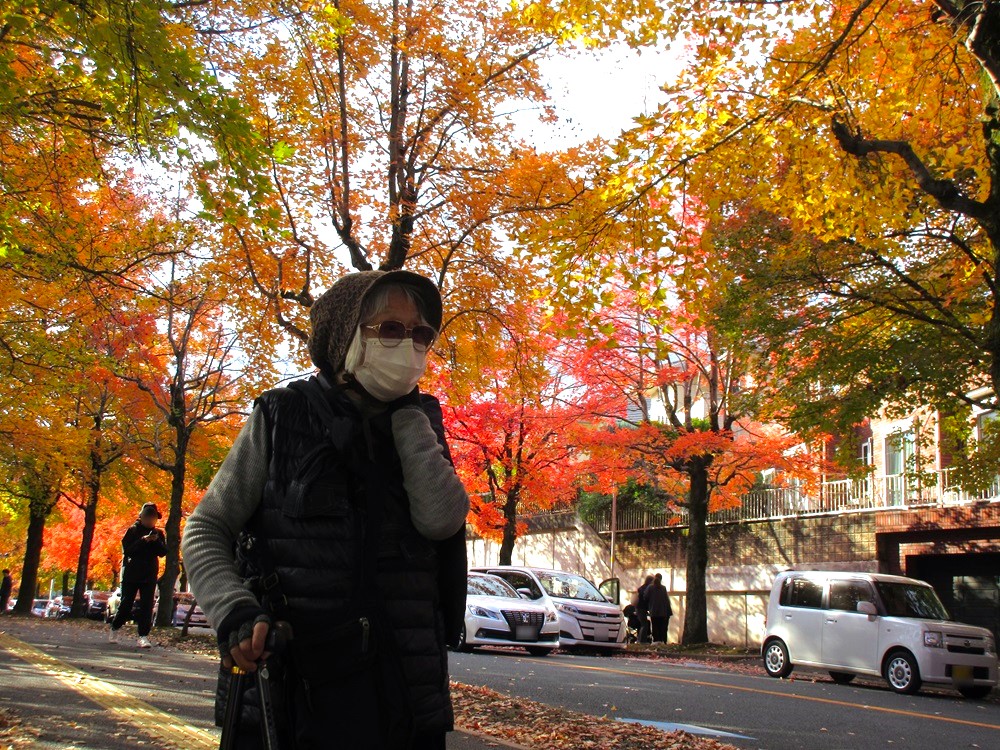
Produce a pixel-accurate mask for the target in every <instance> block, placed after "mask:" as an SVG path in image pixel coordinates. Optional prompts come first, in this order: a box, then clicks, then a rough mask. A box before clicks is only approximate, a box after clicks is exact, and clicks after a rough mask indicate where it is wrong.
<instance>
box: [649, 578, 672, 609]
mask: <svg viewBox="0 0 1000 750" xmlns="http://www.w3.org/2000/svg"><path fill="white" fill-rule="evenodd" d="M646 598H647V599H648V601H649V616H650V617H670V616H672V615H673V613H674V612H673V610H672V609H671V608H670V597H669V596H668V595H667V587H666V586H664V585H663V584H662V583H656V582H653V583H651V584H649V588H648V589H646Z"/></svg>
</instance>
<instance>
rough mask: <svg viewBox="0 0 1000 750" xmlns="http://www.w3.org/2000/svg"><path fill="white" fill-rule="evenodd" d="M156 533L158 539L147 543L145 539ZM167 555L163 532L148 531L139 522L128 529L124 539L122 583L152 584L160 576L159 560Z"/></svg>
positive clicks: (156, 530) (157, 530)
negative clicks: (151, 532)
mask: <svg viewBox="0 0 1000 750" xmlns="http://www.w3.org/2000/svg"><path fill="white" fill-rule="evenodd" d="M151 530H152V531H154V532H155V533H156V539H155V540H154V541H151V542H147V541H146V540H145V539H143V537H144V536H146V535H147V534H148V533H149V532H150V531H151ZM166 554H167V544H166V540H165V539H164V537H163V532H162V531H160V530H159V529H147V528H146V527H145V526H143V525H142V523H140V522H139V521H136V522H135V523H134V524H132V525H131V526H129V527H128V531H126V532H125V536H123V537H122V555H123V561H122V568H123V569H122V582H123V583H124V582H125V581H128V582H129V583H152V582H154V581H155V580H156V578H157V576H159V574H160V563H159V561H158V559H157V558H160V557H163V556H164V555H166Z"/></svg>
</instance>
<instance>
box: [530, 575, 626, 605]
mask: <svg viewBox="0 0 1000 750" xmlns="http://www.w3.org/2000/svg"><path fill="white" fill-rule="evenodd" d="M536 574H537V575H538V580H539V581H541V582H542V588H544V589H545V590H546V591H547V592H548V593H549V596H556V597H559V598H560V599H579V600H582V601H585V602H603V603H605V604H606V603H607V601H608V600H607V599H605V598H604V597H603V596H602V595H601V592H600V591H598V590H597V588H596V587H595V586H594V584H592V583H591V582H590V581H588V580H587V579H586V578H582V577H581V576H575V575H572V574H570V573H557V572H548V571H536Z"/></svg>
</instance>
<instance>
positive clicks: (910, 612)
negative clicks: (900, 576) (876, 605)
mask: <svg viewBox="0 0 1000 750" xmlns="http://www.w3.org/2000/svg"><path fill="white" fill-rule="evenodd" d="M878 592H879V594H881V595H882V601H883V602H884V603H885V612H886V614H887V615H889V616H890V617H917V618H920V619H922V620H950V619H951V617H950V616H949V615H948V610H946V609H945V608H944V605H943V604H942V603H941V600H940V599H938V597H937V594H935V593H934V589H932V588H931V587H930V586H921V585H919V584H913V583H888V582H886V581H879V582H878Z"/></svg>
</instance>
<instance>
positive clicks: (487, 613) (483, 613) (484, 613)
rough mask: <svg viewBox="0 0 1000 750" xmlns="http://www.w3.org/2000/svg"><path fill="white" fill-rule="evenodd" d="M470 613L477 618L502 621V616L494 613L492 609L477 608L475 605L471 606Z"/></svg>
mask: <svg viewBox="0 0 1000 750" xmlns="http://www.w3.org/2000/svg"><path fill="white" fill-rule="evenodd" d="M469 611H470V612H471V613H472V614H474V615H475V616H476V617H485V618H487V619H489V620H501V619H503V618H502V617H500V614H499V613H497V612H494V611H493V610H492V609H486V607H477V606H475V605H473V604H470V605H469Z"/></svg>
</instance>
